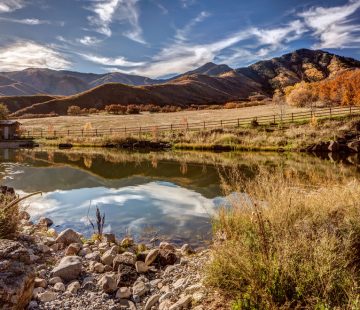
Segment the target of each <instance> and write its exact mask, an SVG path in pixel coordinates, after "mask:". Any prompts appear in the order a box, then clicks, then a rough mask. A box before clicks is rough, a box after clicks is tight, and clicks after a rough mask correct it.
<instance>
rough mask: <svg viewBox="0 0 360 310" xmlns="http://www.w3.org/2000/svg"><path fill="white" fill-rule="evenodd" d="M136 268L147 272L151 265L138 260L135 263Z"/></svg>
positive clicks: (141, 271) (138, 270)
mask: <svg viewBox="0 0 360 310" xmlns="http://www.w3.org/2000/svg"><path fill="white" fill-rule="evenodd" d="M135 268H136V271H137V273H145V272H148V271H149V266H148V265H146V264H145V263H144V262H142V261H138V262H136V263H135Z"/></svg>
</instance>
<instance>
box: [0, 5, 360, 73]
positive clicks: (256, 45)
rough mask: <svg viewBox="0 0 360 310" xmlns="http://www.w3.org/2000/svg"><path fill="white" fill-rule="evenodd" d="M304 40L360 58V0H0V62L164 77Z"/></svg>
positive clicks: (239, 62)
mask: <svg viewBox="0 0 360 310" xmlns="http://www.w3.org/2000/svg"><path fill="white" fill-rule="evenodd" d="M303 47H305V48H314V49H324V50H327V51H330V52H334V53H339V54H341V55H345V56H350V57H354V58H357V59H360V0H322V1H319V0H312V1H311V0H309V1H308V0H304V1H302V0H251V1H242V0H62V1H59V0H0V71H12V70H21V69H24V68H28V67H41V68H51V69H70V70H76V71H81V72H96V73H102V72H108V71H121V72H125V73H132V74H139V75H145V76H149V77H166V76H171V75H174V74H177V73H181V72H185V71H188V70H192V69H194V68H196V67H198V66H201V65H203V64H205V63H207V62H210V61H212V62H215V63H226V64H228V65H229V66H231V67H234V68H236V67H241V66H246V65H248V64H251V63H253V62H255V61H257V60H261V59H265V58H271V57H274V56H279V55H281V54H283V53H286V52H289V51H292V50H295V49H298V48H303Z"/></svg>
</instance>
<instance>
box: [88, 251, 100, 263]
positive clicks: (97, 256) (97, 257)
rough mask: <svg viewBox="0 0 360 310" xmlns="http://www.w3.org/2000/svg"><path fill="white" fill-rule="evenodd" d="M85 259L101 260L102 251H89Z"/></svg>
mask: <svg viewBox="0 0 360 310" xmlns="http://www.w3.org/2000/svg"><path fill="white" fill-rule="evenodd" d="M85 259H88V260H94V261H96V262H100V259H101V257H100V252H99V251H95V252H92V253H89V254H86V255H85Z"/></svg>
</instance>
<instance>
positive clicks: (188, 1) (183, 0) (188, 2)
mask: <svg viewBox="0 0 360 310" xmlns="http://www.w3.org/2000/svg"><path fill="white" fill-rule="evenodd" d="M195 3H196V0H180V4H181V6H182V7H183V8H184V9H187V8H188V7H190V6H192V5H194V4H195Z"/></svg>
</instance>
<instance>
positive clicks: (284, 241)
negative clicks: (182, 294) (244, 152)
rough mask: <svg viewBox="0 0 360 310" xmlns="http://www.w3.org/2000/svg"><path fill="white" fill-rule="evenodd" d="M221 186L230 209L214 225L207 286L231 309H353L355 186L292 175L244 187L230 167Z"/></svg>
mask: <svg viewBox="0 0 360 310" xmlns="http://www.w3.org/2000/svg"><path fill="white" fill-rule="evenodd" d="M276 171H277V172H276ZM224 180H227V181H224V189H225V191H226V192H227V193H228V194H229V195H230V196H229V197H231V198H229V202H230V204H231V207H228V208H223V209H221V211H220V212H219V217H218V218H217V219H216V220H215V221H214V229H215V233H216V236H218V237H219V236H221V238H222V240H223V241H218V242H217V243H216V244H215V245H214V248H213V259H212V261H211V263H210V264H209V266H208V268H207V283H208V284H209V285H212V286H214V287H217V288H220V289H222V291H223V293H224V294H227V295H229V296H230V297H231V298H233V300H234V302H233V305H232V308H233V309H318V310H325V309H354V310H355V309H359V308H360V297H359V296H360V281H359V279H360V278H359V277H360V259H359V257H360V202H359V197H360V182H359V181H358V180H356V179H354V180H353V181H351V182H349V180H346V181H345V178H344V179H343V180H341V177H340V179H339V176H338V177H337V180H336V182H335V180H334V179H332V178H321V179H319V177H318V176H316V175H315V174H314V176H313V177H309V178H308V179H306V180H304V179H303V178H302V177H301V176H300V175H298V174H297V173H296V172H295V170H292V169H287V170H285V171H281V169H275V170H274V171H260V173H259V174H258V176H257V177H256V178H255V179H253V180H250V181H249V180H246V181H244V178H243V176H242V175H240V172H239V171H238V170H236V169H235V170H232V171H231V173H229V174H228V175H227V178H224ZM244 192H245V193H246V194H242V193H244ZM234 193H236V194H234ZM221 238H219V239H218V240H221Z"/></svg>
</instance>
